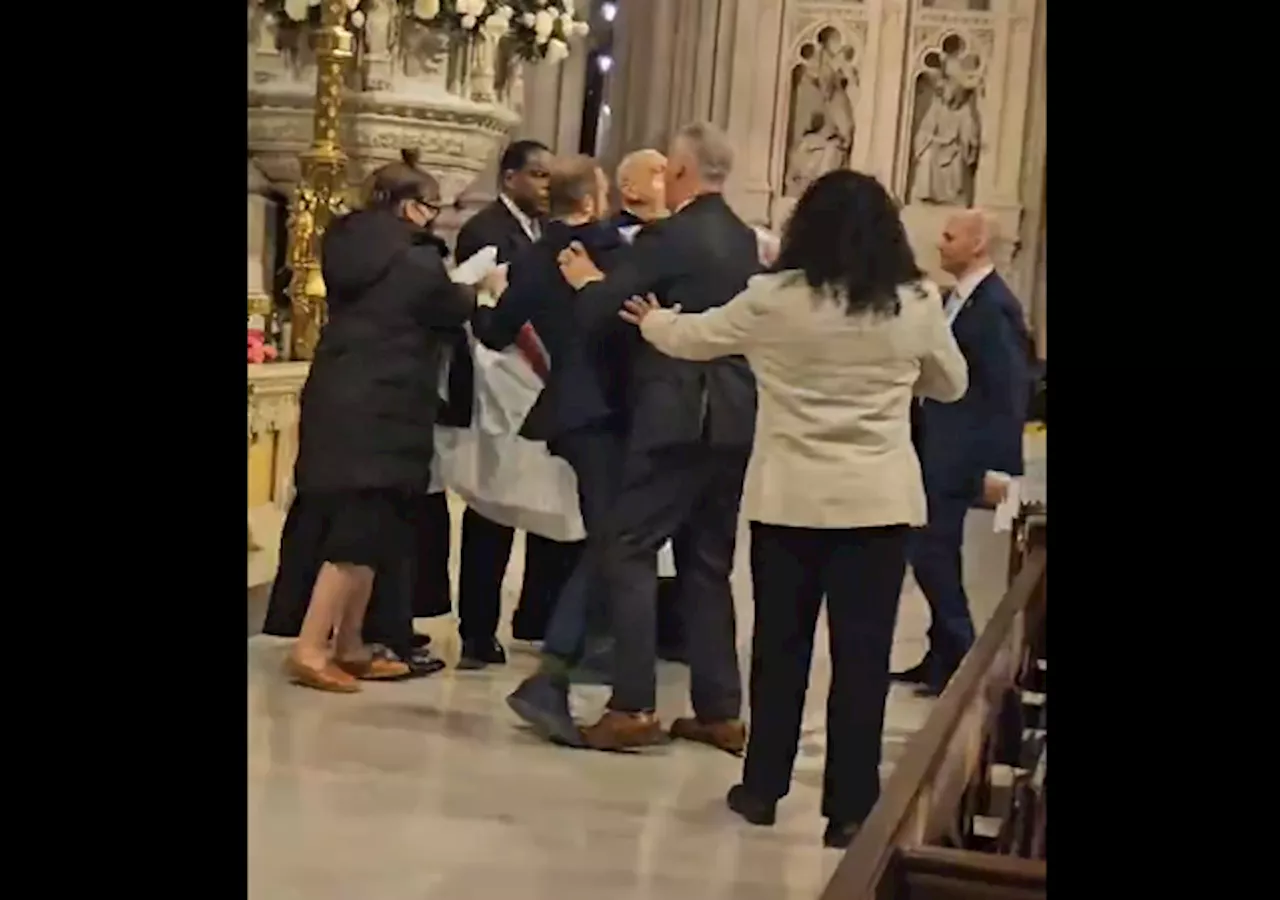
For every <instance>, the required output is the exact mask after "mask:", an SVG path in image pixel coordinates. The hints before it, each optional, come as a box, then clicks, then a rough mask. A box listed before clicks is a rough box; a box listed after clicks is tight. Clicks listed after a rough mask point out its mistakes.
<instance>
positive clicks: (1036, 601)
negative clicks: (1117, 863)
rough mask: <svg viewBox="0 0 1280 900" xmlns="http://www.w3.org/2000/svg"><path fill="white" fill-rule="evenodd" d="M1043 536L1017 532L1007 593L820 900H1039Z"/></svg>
mask: <svg viewBox="0 0 1280 900" xmlns="http://www.w3.org/2000/svg"><path fill="white" fill-rule="evenodd" d="M1046 535H1047V520H1046V519H1045V518H1044V517H1043V516H1042V515H1038V514H1037V515H1032V516H1030V517H1024V518H1023V519H1022V520H1020V522H1019V523H1018V530H1017V531H1016V532H1015V539H1014V548H1015V549H1014V555H1013V559H1012V560H1011V570H1012V576H1013V577H1012V584H1011V586H1010V588H1009V591H1008V593H1006V594H1005V596H1004V598H1003V599H1002V600H1001V601H1000V605H999V606H998V608H997V609H996V612H995V615H993V616H992V618H991V621H990V622H989V623H988V624H987V626H986V628H985V629H984V630H983V632H982V635H981V636H980V637H979V638H978V641H977V642H976V643H975V644H974V646H973V649H972V650H970V652H969V654H968V655H967V656H966V657H965V659H964V662H963V663H962V664H961V666H960V669H959V671H957V672H956V674H955V676H954V677H953V678H952V679H951V681H950V683H949V684H948V685H947V689H946V690H945V691H944V692H943V694H942V696H941V697H940V698H939V699H938V701H937V704H936V706H935V708H934V710H933V712H932V713H931V714H930V716H929V718H928V720H927V721H926V722H925V725H924V728H922V729H921V730H920V732H918V733H917V734H916V736H915V737H914V738H913V739H912V741H911V743H910V745H909V746H908V747H907V751H906V753H905V755H904V756H903V758H902V760H901V761H900V762H899V763H898V765H897V767H896V768H895V770H894V772H893V775H892V776H891V777H890V779H889V782H888V784H887V785H886V786H885V789H884V792H883V793H882V794H881V797H880V800H879V802H878V803H877V804H876V806H875V808H874V809H873V810H872V812H871V815H870V816H869V817H868V818H867V821H866V822H865V823H864V824H863V827H862V830H861V831H859V832H858V835H857V837H856V838H855V839H854V841H853V843H852V844H851V845H850V847H849V850H848V851H847V852H846V853H845V856H844V858H843V859H842V860H841V861H840V865H839V866H838V867H837V868H836V871H835V874H834V875H833V876H832V878H831V881H830V883H829V884H828V885H827V887H826V890H825V891H824V892H823V894H822V897H821V900H985V898H990V900H996V898H1000V900H1032V898H1043V897H1044V896H1045V867H1046V855H1047V854H1046V846H1047V845H1046V823H1047V800H1046V784H1045V781H1046V778H1045V772H1046V767H1047V750H1046V738H1045V735H1046V724H1047V722H1046V719H1047V715H1046V711H1047V703H1046V696H1047V695H1046V691H1045V684H1046V676H1047V671H1048V662H1047V657H1046V649H1045V634H1046V574H1047V561H1048V551H1047V548H1046Z"/></svg>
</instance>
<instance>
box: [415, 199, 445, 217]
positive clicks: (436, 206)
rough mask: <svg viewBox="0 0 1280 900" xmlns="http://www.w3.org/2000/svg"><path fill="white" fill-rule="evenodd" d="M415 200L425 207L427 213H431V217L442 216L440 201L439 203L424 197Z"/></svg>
mask: <svg viewBox="0 0 1280 900" xmlns="http://www.w3.org/2000/svg"><path fill="white" fill-rule="evenodd" d="M414 199H415V200H416V201H417V203H418V204H419V205H420V206H424V207H426V209H427V211H428V212H430V213H431V215H433V216H438V215H440V201H439V200H427V199H425V198H423V197H416V198H414Z"/></svg>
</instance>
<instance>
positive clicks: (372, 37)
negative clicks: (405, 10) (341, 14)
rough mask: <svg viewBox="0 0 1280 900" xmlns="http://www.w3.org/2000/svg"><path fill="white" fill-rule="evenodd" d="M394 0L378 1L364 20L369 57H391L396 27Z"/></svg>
mask: <svg viewBox="0 0 1280 900" xmlns="http://www.w3.org/2000/svg"><path fill="white" fill-rule="evenodd" d="M392 2H393V0H377V2H375V3H374V4H373V5H372V6H370V7H369V9H368V11H367V12H366V13H365V18H364V47H365V50H366V52H368V54H369V56H371V57H373V58H375V59H380V58H383V57H389V56H390V55H391V48H392V46H393V45H394V40H395V38H394V35H393V34H392V33H391V32H392V29H393V28H394V27H395V19H394V17H393V16H392V10H391V4H392Z"/></svg>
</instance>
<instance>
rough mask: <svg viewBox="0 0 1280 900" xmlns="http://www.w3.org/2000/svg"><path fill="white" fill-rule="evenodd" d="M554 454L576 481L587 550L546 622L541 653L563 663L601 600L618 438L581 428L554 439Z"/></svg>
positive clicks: (574, 654)
mask: <svg viewBox="0 0 1280 900" xmlns="http://www.w3.org/2000/svg"><path fill="white" fill-rule="evenodd" d="M554 450H555V453H556V454H557V455H558V456H560V457H562V458H563V459H564V460H565V461H566V462H568V463H569V465H570V466H572V467H573V472H574V475H576V476H577V479H578V506H579V509H580V510H581V511H582V522H583V525H585V526H586V529H587V548H586V551H585V552H584V553H583V554H582V557H581V559H579V561H578V565H577V567H575V568H574V570H573V574H572V575H570V576H569V580H568V581H567V582H565V585H564V587H563V588H562V589H561V591H560V596H559V597H558V598H557V599H556V604H555V610H554V611H553V612H552V614H551V621H550V622H548V623H547V631H546V635H545V636H544V637H543V641H542V651H543V652H544V653H547V654H550V655H552V656H555V657H558V658H560V659H563V660H566V661H568V662H577V661H578V660H579V659H581V658H582V653H583V650H584V648H585V646H586V641H587V625H588V622H589V621H590V618H591V613H592V607H591V604H592V603H593V602H595V601H596V600H602V599H603V598H602V597H601V592H600V588H601V584H600V574H599V573H600V563H599V561H600V558H601V548H602V546H603V545H604V542H605V540H606V522H607V517H608V515H609V513H610V511H611V510H612V508H613V502H614V498H616V497H617V495H618V485H619V482H620V480H621V470H622V453H623V442H622V436H621V435H619V434H615V433H613V432H611V431H606V430H596V429H581V430H579V431H574V432H570V433H569V434H567V435H564V436H563V437H560V438H557V439H556V441H555V442H554Z"/></svg>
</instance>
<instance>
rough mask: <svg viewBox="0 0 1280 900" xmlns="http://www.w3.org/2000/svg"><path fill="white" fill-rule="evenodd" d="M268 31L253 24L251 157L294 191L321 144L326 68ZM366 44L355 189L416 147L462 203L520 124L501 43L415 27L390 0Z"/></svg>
mask: <svg viewBox="0 0 1280 900" xmlns="http://www.w3.org/2000/svg"><path fill="white" fill-rule="evenodd" d="M362 8H363V7H362ZM267 24H269V23H265V19H264V20H263V21H254V20H252V19H251V21H250V35H249V38H250V46H249V57H250V65H249V85H248V93H249V104H248V105H249V123H248V124H249V153H250V156H251V157H252V159H253V161H254V162H255V163H257V165H258V166H259V168H260V169H261V170H262V172H263V174H265V175H266V177H267V178H268V179H269V180H270V181H271V182H272V183H273V185H274V186H275V187H276V188H277V189H280V190H285V191H287V190H289V189H290V188H291V187H292V185H293V184H295V183H296V182H297V180H298V178H299V176H300V166H299V159H298V155H299V154H300V153H302V152H303V151H305V150H307V149H308V148H309V147H310V146H311V142H312V129H313V123H314V120H315V113H314V104H315V84H316V68H315V60H314V54H309V53H307V52H304V51H305V50H306V42H305V41H302V40H301V39H299V40H298V41H295V42H294V43H292V44H291V43H289V42H287V41H286V42H283V43H282V42H280V41H276V40H274V39H272V40H268V39H266V38H267V37H270V35H266V34H265V32H263V31H262V29H264V28H266V27H267ZM358 37H360V39H359V40H357V41H356V57H355V59H354V60H353V62H352V64H351V67H350V69H349V71H348V73H347V78H346V88H345V89H344V91H343V98H342V117H341V118H342V124H341V126H340V134H339V135H338V141H339V143H340V145H341V147H342V149H343V150H344V151H346V153H347V156H348V157H349V159H350V165H349V169H348V178H349V181H350V183H352V184H357V183H359V182H361V181H363V179H364V178H365V177H366V176H367V175H368V174H369V173H370V172H371V171H372V170H373V169H375V168H377V167H378V166H380V165H383V164H384V163H388V162H392V161H395V160H397V159H399V158H400V151H401V150H402V149H406V148H414V149H416V150H418V151H419V158H420V160H421V165H422V166H423V167H424V168H426V169H427V170H428V171H430V172H431V173H432V174H433V175H435V176H436V178H437V179H438V180H439V181H440V190H441V195H442V199H443V200H444V201H445V202H446V203H451V202H453V200H454V199H455V198H456V197H457V196H459V195H460V194H461V193H462V192H463V191H464V190H465V189H466V188H467V187H468V186H470V185H471V183H472V182H473V181H475V179H476V177H477V176H479V175H480V174H481V173H482V172H484V171H485V169H486V167H487V165H488V163H489V162H490V160H492V158H493V157H494V156H495V155H496V153H497V152H498V150H499V148H500V147H501V146H502V144H503V143H504V142H505V140H506V136H507V134H508V133H509V132H510V131H511V130H512V129H513V128H514V127H515V126H516V125H517V124H518V123H519V121H520V116H519V114H518V113H517V112H516V109H515V104H514V102H513V97H512V95H511V90H510V89H509V84H508V82H511V83H515V82H518V80H519V79H518V77H517V76H518V72H515V73H511V72H508V73H506V77H505V78H501V79H500V78H498V75H499V74H500V73H499V72H498V71H497V67H496V65H495V62H496V60H497V55H496V54H497V45H496V43H495V39H492V38H491V37H488V36H486V35H484V34H483V33H482V34H480V35H478V36H476V37H475V38H473V39H469V40H463V39H458V38H456V37H455V36H451V35H450V34H448V33H445V32H440V31H438V30H436V29H433V28H430V27H427V26H424V25H421V24H420V23H414V22H412V21H411V20H405V19H403V18H402V17H400V16H398V15H397V14H396V10H395V7H394V4H392V3H389V2H388V0H377V2H375V3H372V4H371V5H370V6H369V7H368V14H367V17H366V20H365V24H364V27H363V29H362V35H360V36H358ZM508 68H511V66H508ZM514 68H516V69H518V68H519V64H518V63H516V64H514Z"/></svg>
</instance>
